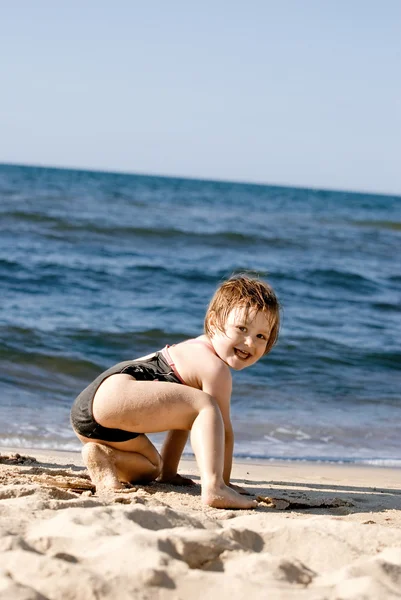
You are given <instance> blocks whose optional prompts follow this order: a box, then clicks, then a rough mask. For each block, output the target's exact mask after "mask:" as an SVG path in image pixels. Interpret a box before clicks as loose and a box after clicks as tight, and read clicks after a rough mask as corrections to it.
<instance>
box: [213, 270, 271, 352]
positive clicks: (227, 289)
mask: <svg viewBox="0 0 401 600" xmlns="http://www.w3.org/2000/svg"><path fill="white" fill-rule="evenodd" d="M237 308H241V309H244V310H245V314H246V315H249V313H254V314H257V313H259V312H262V313H263V314H264V316H265V317H266V319H267V321H268V324H269V327H270V334H269V336H268V339H267V342H266V349H265V352H264V354H267V353H268V352H270V350H271V349H272V347H273V346H274V344H275V343H276V341H277V339H278V334H279V329H280V303H279V301H278V300H277V297H276V294H275V293H274V291H273V289H272V288H271V287H270V285H269V284H268V283H266V282H264V281H261V280H260V279H255V278H252V277H249V276H248V275H235V276H234V277H231V278H230V279H228V280H227V281H225V282H224V283H222V284H221V286H220V287H219V288H218V289H217V291H216V293H215V294H214V296H213V298H212V300H211V302H210V304H209V307H208V309H207V312H206V317H205V332H206V334H207V335H208V336H209V337H213V335H214V333H215V332H216V330H218V331H220V332H222V333H225V328H226V323H227V318H228V316H229V314H230V313H232V311H233V309H237Z"/></svg>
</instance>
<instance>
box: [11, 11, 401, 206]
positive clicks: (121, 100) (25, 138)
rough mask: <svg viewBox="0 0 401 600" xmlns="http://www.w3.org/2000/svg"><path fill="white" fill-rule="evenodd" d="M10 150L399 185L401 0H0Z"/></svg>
mask: <svg viewBox="0 0 401 600" xmlns="http://www.w3.org/2000/svg"><path fill="white" fill-rule="evenodd" d="M0 55H1V61H0V84H1V92H0V162H13V163H24V164H41V165H55V166H72V167H80V168H93V169H101V170H117V171H127V172H134V173H152V174H162V175H181V176H188V177H200V178H211V179H227V180H234V181H255V182H262V183H272V184H288V185H297V186H310V187H325V188H334V189H349V190H360V191H377V192H385V193H397V194H401V1H400V0H377V1H370V0H332V1H331V2H329V1H324V0H280V1H277V0H274V1H270V0H260V1H253V0H248V1H247V2H243V1H236V0H231V1H228V0H227V1H226V0H220V1H219V0H214V1H209V0H203V1H202V2H191V1H188V0H186V1H175V0H170V1H166V0H153V1H151V2H143V1H142V2H136V1H135V0H133V1H129V0H121V1H119V0H114V1H113V2H111V1H110V2H104V1H103V2H102V0H97V1H96V2H95V1H94V0H87V1H85V0H80V1H77V0H69V1H68V2H62V1H61V0H34V1H31V0H19V1H16V2H11V1H10V2H2V10H1V21H0Z"/></svg>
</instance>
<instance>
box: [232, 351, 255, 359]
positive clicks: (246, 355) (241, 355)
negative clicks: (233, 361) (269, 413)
mask: <svg viewBox="0 0 401 600" xmlns="http://www.w3.org/2000/svg"><path fill="white" fill-rule="evenodd" d="M234 353H235V355H236V356H238V358H240V359H241V360H246V359H247V358H249V357H250V356H251V355H250V353H249V352H244V350H240V349H239V348H234Z"/></svg>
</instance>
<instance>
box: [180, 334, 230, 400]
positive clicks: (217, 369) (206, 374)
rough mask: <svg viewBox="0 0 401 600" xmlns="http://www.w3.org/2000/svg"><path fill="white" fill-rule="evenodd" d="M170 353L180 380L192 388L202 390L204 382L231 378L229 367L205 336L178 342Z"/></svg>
mask: <svg viewBox="0 0 401 600" xmlns="http://www.w3.org/2000/svg"><path fill="white" fill-rule="evenodd" d="M170 352H171V353H172V355H173V357H174V361H175V364H176V367H177V369H178V371H179V373H180V375H181V377H182V379H183V380H184V381H185V382H186V383H187V384H188V385H190V386H192V387H196V388H198V389H202V388H203V387H204V382H205V380H210V379H216V378H220V377H230V378H231V373H230V369H229V367H228V366H227V365H226V364H225V363H224V362H223V361H222V360H221V358H220V357H219V356H218V355H217V354H216V352H215V350H214V348H213V345H212V344H211V342H210V341H209V340H208V338H207V337H206V336H205V335H202V336H199V337H197V338H191V339H189V340H186V341H184V342H180V343H179V344H176V345H175V346H173V347H171V348H170Z"/></svg>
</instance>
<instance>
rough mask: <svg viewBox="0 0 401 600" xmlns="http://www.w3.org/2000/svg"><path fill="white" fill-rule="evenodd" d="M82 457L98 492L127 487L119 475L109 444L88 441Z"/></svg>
mask: <svg viewBox="0 0 401 600" xmlns="http://www.w3.org/2000/svg"><path fill="white" fill-rule="evenodd" d="M82 458H83V461H84V464H85V466H86V468H87V469H88V471H89V475H90V478H91V480H92V483H94V485H95V486H96V492H98V493H99V492H102V491H106V490H122V489H124V488H125V487H126V486H125V485H124V484H123V483H122V482H121V481H119V479H118V477H117V469H116V467H115V461H114V456H113V450H112V449H111V448H109V447H108V446H103V445H102V444H96V443H95V442H88V443H87V444H85V446H84V447H83V448H82Z"/></svg>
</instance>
